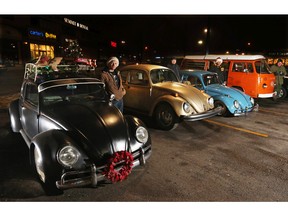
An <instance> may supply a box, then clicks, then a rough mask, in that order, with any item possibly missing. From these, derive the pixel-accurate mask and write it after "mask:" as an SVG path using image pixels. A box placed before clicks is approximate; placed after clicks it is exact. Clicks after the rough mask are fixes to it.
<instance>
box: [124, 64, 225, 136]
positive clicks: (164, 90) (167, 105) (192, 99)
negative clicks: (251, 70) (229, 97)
mask: <svg viewBox="0 0 288 216" xmlns="http://www.w3.org/2000/svg"><path fill="white" fill-rule="evenodd" d="M121 75H122V79H123V86H124V88H125V89H126V95H125V96H124V111H125V110H130V111H133V112H139V113H142V114H145V115H147V116H150V117H152V116H153V117H154V119H155V121H156V124H157V126H158V127H159V128H161V129H163V130H172V129H173V128H175V127H176V126H177V124H178V123H180V122H181V121H196V120H201V119H205V118H209V117H212V116H215V115H217V114H219V112H220V111H221V108H220V107H217V108H214V100H213V98H212V97H211V96H209V95H207V94H206V93H203V92H201V91H200V90H198V89H197V88H195V87H192V86H189V85H186V84H183V83H181V82H179V80H178V79H177V77H176V75H175V73H174V72H173V71H172V70H170V69H169V68H167V67H163V66H159V65H150V64H139V65H128V66H124V67H122V68H121Z"/></svg>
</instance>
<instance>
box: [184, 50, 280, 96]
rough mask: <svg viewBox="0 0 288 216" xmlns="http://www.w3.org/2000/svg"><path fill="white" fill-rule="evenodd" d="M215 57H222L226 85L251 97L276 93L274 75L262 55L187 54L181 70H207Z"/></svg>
mask: <svg viewBox="0 0 288 216" xmlns="http://www.w3.org/2000/svg"><path fill="white" fill-rule="evenodd" d="M217 57H220V58H222V59H223V63H222V65H221V66H223V70H224V71H225V72H226V73H227V86H230V87H234V88H237V89H240V90H242V91H243V92H245V93H246V94H248V95H250V96H251V97H253V98H271V97H274V96H275V95H276V92H275V90H274V87H275V76H274V74H273V73H271V72H270V68H269V65H268V63H267V61H266V59H265V57H264V56H262V55H214V54H213V55H188V56H185V58H184V59H183V61H182V63H181V66H180V68H181V70H190V69H192V70H209V68H210V67H211V65H212V64H213V62H214V61H215V60H216V58H217Z"/></svg>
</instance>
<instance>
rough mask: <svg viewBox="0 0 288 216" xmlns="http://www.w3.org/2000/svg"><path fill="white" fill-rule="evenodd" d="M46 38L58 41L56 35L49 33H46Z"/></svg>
mask: <svg viewBox="0 0 288 216" xmlns="http://www.w3.org/2000/svg"><path fill="white" fill-rule="evenodd" d="M45 37H46V38H52V39H56V35H55V34H52V33H48V32H45Z"/></svg>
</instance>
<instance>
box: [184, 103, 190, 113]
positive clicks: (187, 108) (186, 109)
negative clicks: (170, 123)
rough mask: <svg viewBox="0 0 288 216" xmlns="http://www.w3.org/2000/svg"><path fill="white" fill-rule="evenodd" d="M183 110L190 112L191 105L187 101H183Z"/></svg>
mask: <svg viewBox="0 0 288 216" xmlns="http://www.w3.org/2000/svg"><path fill="white" fill-rule="evenodd" d="M183 110H184V111H185V112H186V113H190V112H191V106H190V104H189V103H187V102H185V103H184V104H183Z"/></svg>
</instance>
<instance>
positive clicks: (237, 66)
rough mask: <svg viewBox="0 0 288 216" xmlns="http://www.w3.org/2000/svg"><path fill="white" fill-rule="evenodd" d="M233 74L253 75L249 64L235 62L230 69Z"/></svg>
mask: <svg viewBox="0 0 288 216" xmlns="http://www.w3.org/2000/svg"><path fill="white" fill-rule="evenodd" d="M232 71H233V72H245V73H253V66H252V63H249V62H236V63H234V64H233V67H232Z"/></svg>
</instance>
